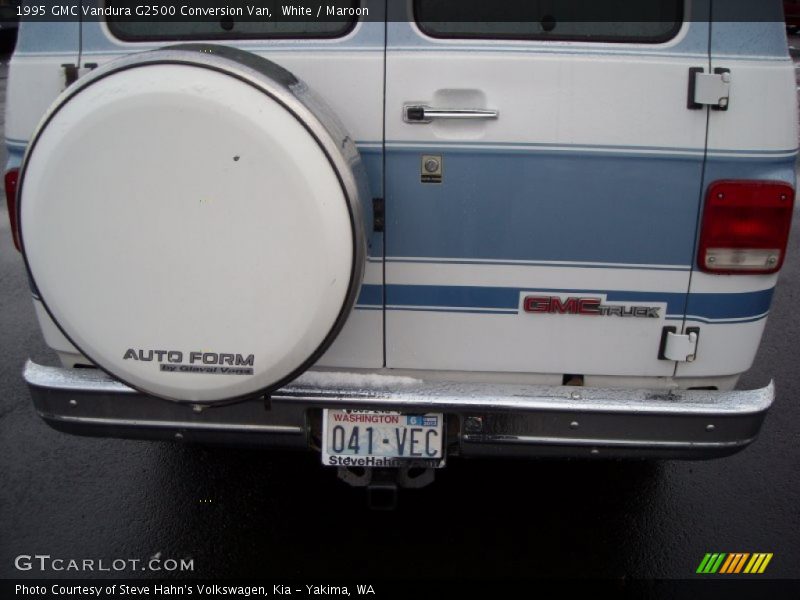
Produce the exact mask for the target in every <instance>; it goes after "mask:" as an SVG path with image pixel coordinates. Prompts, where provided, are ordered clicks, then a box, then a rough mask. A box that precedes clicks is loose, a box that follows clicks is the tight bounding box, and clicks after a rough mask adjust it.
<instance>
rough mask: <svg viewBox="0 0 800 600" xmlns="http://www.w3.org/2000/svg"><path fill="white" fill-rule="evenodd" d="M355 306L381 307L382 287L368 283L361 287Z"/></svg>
mask: <svg viewBox="0 0 800 600" xmlns="http://www.w3.org/2000/svg"><path fill="white" fill-rule="evenodd" d="M356 305H358V306H362V305H366V306H383V286H382V285H375V284H369V283H366V284H364V285H362V286H361V291H360V292H359V294H358V300H356Z"/></svg>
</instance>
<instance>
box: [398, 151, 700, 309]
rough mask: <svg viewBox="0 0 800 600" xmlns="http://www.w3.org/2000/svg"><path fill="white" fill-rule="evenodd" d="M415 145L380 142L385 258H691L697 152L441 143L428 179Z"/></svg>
mask: <svg viewBox="0 0 800 600" xmlns="http://www.w3.org/2000/svg"><path fill="white" fill-rule="evenodd" d="M424 152H425V151H424V148H417V149H416V150H413V149H408V150H407V149H403V150H399V149H395V148H387V151H386V228H387V232H389V235H387V237H386V254H387V256H429V257H441V258H455V259H466V260H469V259H491V260H526V261H543V262H544V261H568V262H594V263H627V264H650V265H689V264H692V262H693V260H692V259H693V249H694V244H695V229H696V220H697V205H698V201H699V198H700V180H701V174H702V165H703V160H702V156H696V157H688V156H684V157H679V158H676V157H669V156H665V155H649V156H631V157H628V158H625V159H620V157H618V156H613V155H606V154H601V153H593V152H592V153H587V154H583V155H581V154H578V153H573V152H552V151H541V152H540V151H536V152H510V151H507V150H502V149H485V148H481V147H475V148H473V149H470V150H469V151H466V152H457V151H451V150H441V151H438V152H437V153H439V154H441V155H442V159H443V167H444V181H443V183H441V184H438V185H430V184H423V183H421V182H420V176H419V168H420V167H419V156H420V154H421V153H424ZM681 312H682V311H681Z"/></svg>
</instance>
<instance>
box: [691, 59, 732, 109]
mask: <svg viewBox="0 0 800 600" xmlns="http://www.w3.org/2000/svg"><path fill="white" fill-rule="evenodd" d="M730 92H731V70H730V69H720V68H716V69H714V72H713V73H706V72H705V70H704V69H703V68H702V67H692V68H691V69H689V98H688V101H687V103H686V106H687V108H690V109H692V110H697V109H700V108H703V107H705V106H710V107H711V108H712V110H728V106H729V105H730Z"/></svg>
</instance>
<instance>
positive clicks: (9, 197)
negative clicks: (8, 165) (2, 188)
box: [6, 169, 20, 250]
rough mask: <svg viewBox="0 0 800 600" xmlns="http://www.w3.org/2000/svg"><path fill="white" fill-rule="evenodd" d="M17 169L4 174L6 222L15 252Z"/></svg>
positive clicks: (16, 241)
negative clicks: (9, 222) (9, 228)
mask: <svg viewBox="0 0 800 600" xmlns="http://www.w3.org/2000/svg"><path fill="white" fill-rule="evenodd" d="M18 178H19V169H9V170H8V171H7V172H6V203H7V204H8V220H9V221H11V236H12V237H13V238H14V246H15V247H16V249H17V250H19V249H20V245H19V229H18V228H17V179H18Z"/></svg>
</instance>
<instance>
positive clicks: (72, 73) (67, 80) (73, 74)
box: [61, 63, 97, 88]
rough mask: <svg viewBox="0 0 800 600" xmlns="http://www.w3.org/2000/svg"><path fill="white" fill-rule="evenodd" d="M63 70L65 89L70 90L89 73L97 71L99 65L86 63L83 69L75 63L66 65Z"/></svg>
mask: <svg viewBox="0 0 800 600" xmlns="http://www.w3.org/2000/svg"><path fill="white" fill-rule="evenodd" d="M61 68H62V69H64V88H68V87H69V86H71V85H72V84H73V83H75V82H76V81H78V79H79V78H81V77H83V76H84V75H86V74H87V73H88V72H89V71H91V70H92V69H96V68H97V63H84V64H83V66H82V67H80V66H78V65H76V64H75V63H66V64H63V65H61Z"/></svg>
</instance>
